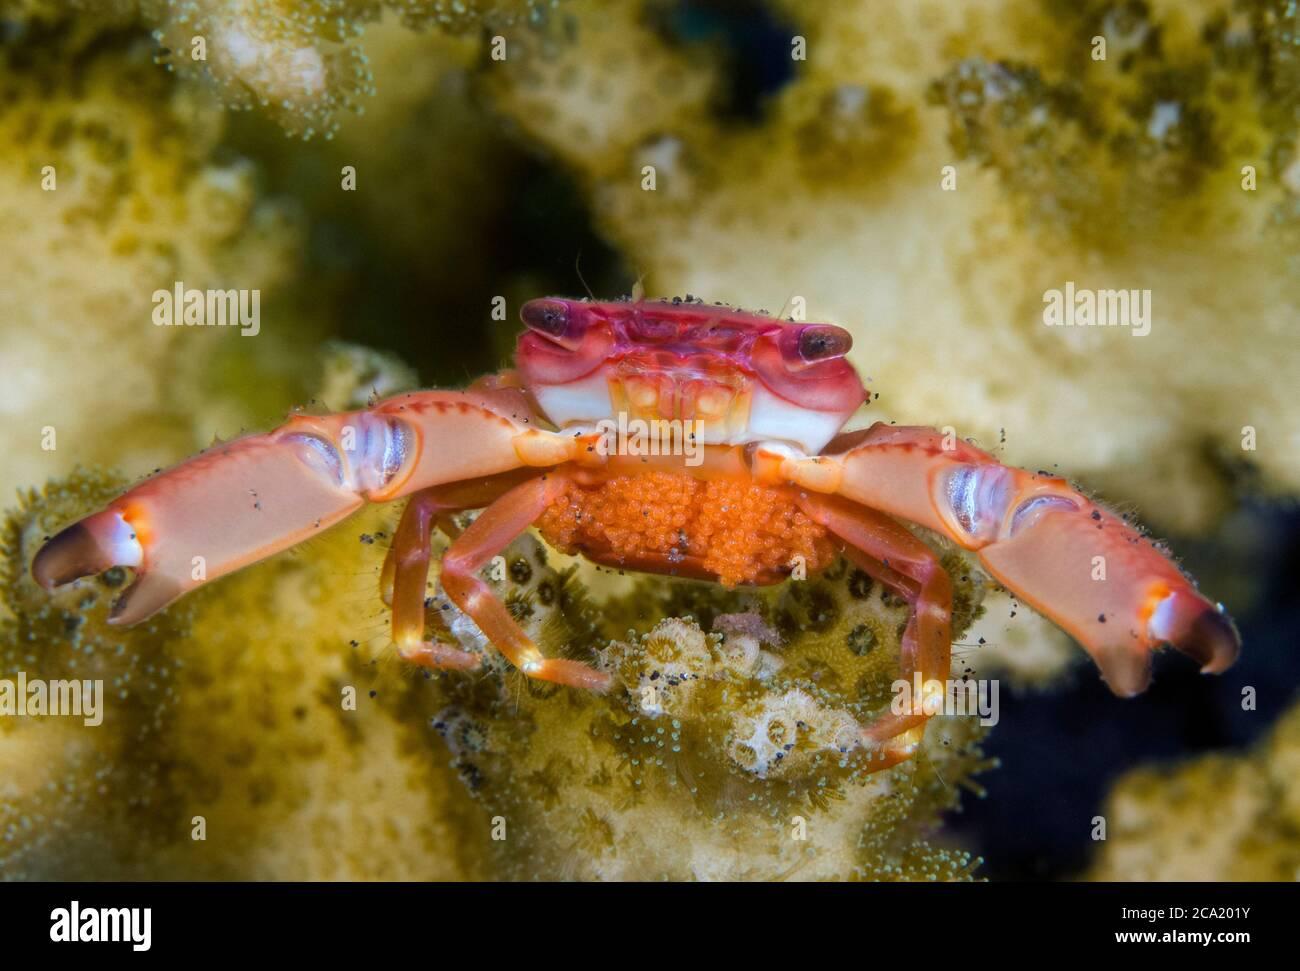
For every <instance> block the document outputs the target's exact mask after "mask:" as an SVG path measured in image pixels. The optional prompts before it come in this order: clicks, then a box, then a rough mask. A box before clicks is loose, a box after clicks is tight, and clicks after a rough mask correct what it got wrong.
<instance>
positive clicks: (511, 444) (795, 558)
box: [32, 298, 1240, 767]
mask: <svg viewBox="0 0 1300 971" xmlns="http://www.w3.org/2000/svg"><path fill="white" fill-rule="evenodd" d="M521 316H522V318H523V322H524V324H526V325H527V330H526V331H525V332H524V334H523V335H522V336H521V337H520V339H519V346H518V349H517V353H516V360H517V364H518V370H517V371H505V372H502V373H501V374H496V375H491V376H488V377H485V378H483V379H481V380H479V381H477V382H475V383H474V384H473V385H471V386H470V387H469V388H468V389H467V390H465V391H418V392H411V393H409V394H402V395H398V396H396V397H394V398H390V399H388V400H386V401H382V402H380V403H378V404H376V405H374V406H373V407H370V408H367V409H365V410H362V411H353V412H345V413H341V414H334V415H326V416H305V415H300V416H295V417H293V418H291V419H290V420H289V421H288V422H287V423H286V424H284V425H283V426H281V427H280V428H278V429H276V430H275V431H272V432H268V433H266V434H263V435H250V436H247V437H245V438H240V439H237V440H235V441H231V442H227V443H225V444H222V445H219V446H216V447H213V448H211V449H209V450H207V451H206V452H204V453H202V454H200V455H198V456H196V457H195V458H192V459H189V460H188V461H186V462H183V463H182V464H180V465H178V466H176V467H175V468H172V469H169V470H167V471H165V472H162V473H160V474H158V475H155V476H153V477H152V478H149V479H147V480H145V481H144V482H142V483H140V484H139V485H137V486H135V487H134V488H132V489H131V490H129V491H128V492H127V493H126V494H125V495H123V496H122V497H121V498H119V499H118V500H116V501H115V502H113V503H111V504H110V505H109V506H108V507H107V508H106V509H104V510H103V511H101V512H97V513H95V514H94V515H92V516H89V517H87V518H85V519H83V520H81V521H80V522H78V523H75V524H73V525H71V526H69V527H67V528H66V529H64V530H63V531H62V532H60V533H59V534H58V535H56V536H55V537H53V538H52V539H50V540H49V541H48V542H47V543H46V544H45V546H44V547H43V548H42V549H41V550H40V552H39V553H38V554H37V556H36V558H35V560H34V562H33V563H32V573H33V576H34V577H35V578H36V580H37V581H38V582H39V583H40V584H41V585H42V586H43V587H45V588H46V589H47V590H48V589H53V588H54V587H56V586H58V585H60V584H64V583H68V582H69V581H72V580H75V579H77V578H79V577H83V576H87V575H89V574H92V573H97V572H100V571H103V570H106V569H108V568H109V567H112V566H127V567H132V568H134V570H135V571H136V579H135V582H134V583H133V584H132V585H131V586H130V587H129V588H128V589H127V590H126V592H125V593H124V594H123V596H122V597H121V598H120V599H119V600H118V602H117V603H116V604H115V605H114V607H113V611H112V615H111V618H110V620H111V622H113V623H118V624H131V623H135V622H136V621H139V620H141V619H143V618H145V617H148V616H149V615H150V614H152V613H154V612H155V611H157V610H159V609H161V608H162V607H163V606H165V605H166V604H168V603H170V602H171V601H172V600H174V599H176V598H177V597H179V596H181V595H182V594H184V593H185V592H187V591H188V590H191V589H193V588H194V587H196V586H199V585H200V584H201V583H203V582H206V581H207V580H212V579H215V578H217V577H219V576H222V575H223V574H226V573H230V572H232V571H234V570H238V569H240V568H241V567H243V566H246V565H248V564H250V563H253V562H255V561H257V560H261V559H264V558H265V557H268V556H270V555H272V554H273V553H276V552H278V551H280V550H283V549H285V548H286V547H289V546H292V545H294V544H295V543H299V542H301V541H303V540H305V539H307V538H309V537H311V536H314V535H315V534H316V533H318V532H319V531H321V530H323V529H328V528H329V527H331V526H334V525H336V524H337V523H339V522H341V521H342V520H343V519H345V518H346V517H347V516H348V515H349V514H351V513H353V512H355V511H356V510H357V509H359V508H360V507H361V506H363V505H364V504H365V503H367V502H389V501H391V500H395V499H400V498H403V497H409V501H408V503H407V505H406V509H405V511H404V512H403V514H402V518H401V522H400V524H399V526H398V527H397V531H396V534H395V536H394V540H393V545H392V548H391V550H390V551H389V554H388V558H387V560H386V562H385V565H384V571H383V586H384V593H385V599H386V600H388V602H390V603H391V605H392V633H393V640H394V642H395V643H396V645H397V649H398V651H399V652H400V653H401V655H402V656H403V657H404V658H406V659H407V660H409V661H411V662H414V663H416V664H420V665H424V666H427V667H432V668H457V669H472V668H475V667H477V666H478V664H479V658H478V656H477V655H475V654H471V653H468V652H465V651H462V650H459V649H458V648H455V647H452V646H449V645H446V644H441V643H436V642H431V641H426V640H425V637H424V623H425V612H424V600H425V588H426V584H427V578H428V570H429V557H430V547H429V544H430V533H431V530H432V528H433V526H434V525H435V524H437V525H440V526H442V527H444V529H446V530H447V531H448V534H449V535H450V536H451V537H452V542H451V545H450V547H449V548H448V549H447V551H446V554H445V555H444V556H443V559H442V569H441V583H442V587H443V589H444V591H445V592H446V594H447V596H448V597H449V598H450V599H451V600H452V601H453V602H454V603H455V604H456V605H457V606H458V607H460V609H461V610H463V611H464V612H465V613H466V614H467V615H468V616H469V617H470V618H472V619H473V620H474V622H475V623H476V624H477V625H478V626H479V628H480V629H481V630H482V632H483V633H484V634H485V635H486V636H487V638H488V639H489V640H490V641H491V642H492V644H493V645H495V646H496V648H497V649H499V650H500V651H501V652H502V653H503V654H504V655H505V656H506V657H507V658H509V660H510V661H511V662H512V663H513V664H514V665H516V666H517V667H518V668H519V670H521V671H522V672H523V673H524V674H526V675H528V676H529V677H533V678H541V679H544V680H548V681H555V682H559V683H561V684H566V685H572V686H575V687H580V688H588V689H593V690H597V691H600V690H604V689H606V688H608V687H609V686H610V682H611V679H610V676H609V675H608V674H606V673H604V672H602V671H600V670H597V669H595V668H593V667H590V666H588V665H585V664H581V663H579V662H577V661H572V660H561V659H556V658H548V657H545V656H543V654H542V653H541V652H540V651H539V650H538V648H537V646H536V645H535V644H534V643H533V642H532V641H531V640H530V639H529V638H528V636H527V635H526V634H525V633H524V632H523V630H521V629H520V627H519V625H518V624H516V623H515V621H514V620H513V619H512V618H511V615H510V613H509V612H508V611H507V610H506V608H505V606H504V605H503V604H502V603H501V602H500V601H499V600H498V599H497V598H496V597H495V596H494V595H493V594H492V592H491V590H490V588H489V587H488V586H487V585H486V584H485V583H484V581H483V580H482V579H480V578H479V576H478V574H479V571H480V570H481V569H482V568H483V567H484V566H485V565H487V564H488V563H489V562H490V561H491V560H492V558H493V557H494V556H495V555H497V554H498V553H500V552H501V551H502V550H503V549H504V548H505V547H506V546H507V545H508V544H509V543H510V542H511V541H512V540H513V539H515V537H517V536H519V535H520V534H521V533H522V532H524V531H525V530H527V529H528V528H529V527H530V526H533V525H536V526H537V527H538V528H539V530H540V532H541V533H542V535H543V536H544V537H545V538H546V539H547V540H548V541H549V542H550V543H552V544H553V545H554V546H556V547H558V548H561V549H563V550H565V551H567V552H580V553H582V554H583V555H585V556H586V557H587V558H588V559H591V560H594V561H596V562H598V563H603V564H607V565H609V566H613V567H617V568H620V569H630V570H639V571H646V572H650V573H660V574H672V575H675V576H689V577H696V578H702V579H709V580H718V581H720V582H722V583H724V584H727V585H735V584H770V583H776V582H779V581H781V580H783V579H785V578H786V577H787V576H788V575H789V573H790V572H791V569H792V565H793V564H795V563H799V564H801V565H802V566H803V567H805V568H806V569H807V571H808V572H812V571H814V570H817V569H819V568H821V567H825V566H827V565H829V564H830V563H831V562H832V560H833V559H834V558H835V557H836V556H838V555H839V554H841V553H842V554H843V555H845V556H846V557H848V559H849V560H850V561H851V562H853V563H854V564H856V565H857V566H858V567H860V568H861V569H862V570H864V571H866V572H867V573H868V574H870V575H871V576H873V577H875V578H876V579H877V580H879V581H880V582H882V583H883V584H885V585H886V586H888V587H889V588H891V589H893V590H894V591H896V592H897V593H899V594H900V595H902V596H903V597H905V598H906V599H907V600H908V601H909V602H910V604H911V608H912V610H911V615H910V618H909V621H908V623H907V626H906V630H905V632H904V635H903V640H902V657H901V666H902V669H903V670H902V672H901V675H902V677H904V678H906V679H908V680H909V681H911V680H912V679H913V678H914V676H915V675H916V674H918V673H919V674H920V676H921V678H922V680H923V681H925V682H930V681H934V682H936V683H941V682H942V681H944V680H945V679H947V678H948V676H949V673H950V672H949V668H950V650H951V632H950V626H949V625H950V616H951V595H952V587H951V583H950V581H949V578H948V576H947V574H946V573H945V572H944V570H943V569H942V568H941V567H940V565H939V560H938V558H937V557H936V555H935V553H934V552H933V551H932V550H931V549H930V547H928V546H927V545H926V544H925V543H924V542H922V541H921V540H920V539H918V538H917V537H916V536H915V535H914V534H913V533H912V532H911V531H910V530H909V529H907V528H906V527H905V526H903V525H901V523H900V522H899V521H900V520H903V521H906V522H910V523H916V524H919V525H921V526H924V527H926V528H928V529H931V530H934V531H935V532H938V533H941V534H943V535H944V536H947V537H949V538H950V539H951V540H953V541H954V542H956V543H957V544H959V545H960V546H962V547H964V548H966V549H968V550H973V551H975V552H976V554H977V555H978V557H979V559H980V562H981V563H982V564H983V566H984V568H985V569H986V570H987V571H988V572H989V573H990V574H992V575H993V577H995V578H996V579H997V580H998V582H1000V583H1001V584H1003V585H1004V586H1005V587H1006V588H1007V589H1009V590H1010V591H1012V592H1013V593H1014V594H1015V595H1016V596H1017V597H1019V598H1020V599H1021V600H1023V601H1024V602H1026V603H1028V604H1029V605H1031V606H1032V607H1034V608H1035V609H1036V610H1038V611H1040V612H1041V613H1043V614H1045V615H1046V616H1047V617H1049V618H1051V619H1052V620H1053V621H1055V622H1056V623H1057V624H1059V625H1060V626H1061V627H1062V628H1064V629H1065V630H1066V631H1067V632H1068V633H1070V634H1071V635H1072V636H1073V637H1074V638H1075V639H1076V640H1077V641H1078V642H1079V643H1080V644H1081V645H1083V647H1084V649H1085V650H1086V651H1088V653H1089V654H1091V655H1092V657H1093V659H1094V660H1095V661H1096V662H1097V664H1098V665H1099V667H1100V668H1101V671H1102V674H1103V676H1104V677H1105V679H1106V681H1107V682H1108V683H1109V685H1110V687H1111V688H1112V689H1113V690H1114V691H1115V692H1116V693H1117V694H1120V695H1132V694H1136V693H1138V692H1140V691H1142V690H1143V689H1144V688H1145V687H1146V685H1147V683H1148V682H1149V680H1150V672H1151V654H1152V651H1153V649H1155V648H1156V647H1158V646H1160V645H1161V644H1163V643H1169V644H1172V645H1173V646H1174V647H1176V648H1178V649H1179V650H1180V651H1183V652H1184V653H1186V654H1188V655H1190V656H1191V657H1192V658H1194V659H1195V660H1196V661H1197V662H1198V663H1199V664H1200V665H1201V670H1202V671H1205V672H1220V671H1223V670H1224V669H1225V668H1227V667H1228V666H1229V665H1230V664H1231V663H1232V662H1233V660H1234V659H1235V658H1236V656H1237V652H1238V649H1239V647H1240V640H1239V638H1238V635H1237V632H1236V629H1235V628H1234V626H1233V624H1232V622H1231V620H1230V619H1229V618H1228V617H1227V615H1226V614H1225V613H1224V611H1223V609H1222V607H1221V606H1217V605H1216V604H1214V603H1212V602H1211V601H1209V600H1207V599H1206V598H1205V597H1203V596H1201V595H1200V594H1199V593H1198V592H1197V591H1196V588H1195V586H1194V585H1193V583H1192V582H1191V581H1190V580H1189V579H1188V578H1187V577H1185V576H1184V575H1183V574H1182V573H1181V572H1180V571H1179V569H1178V568H1177V567H1176V566H1175V565H1174V564H1173V563H1172V562H1170V560H1169V559H1168V558H1166V556H1165V555H1164V554H1163V553H1162V552H1161V551H1160V549H1159V548H1157V547H1156V546H1155V545H1154V544H1153V543H1152V542H1151V541H1150V540H1149V539H1146V538H1145V537H1143V536H1142V535H1141V534H1140V533H1138V532H1137V531H1135V530H1134V529H1133V528H1131V527H1130V526H1129V525H1127V524H1126V523H1125V522H1123V521H1122V520H1121V519H1120V518H1118V517H1116V516H1115V515H1114V514H1112V513H1110V512H1108V511H1107V510H1106V509H1104V508H1102V507H1100V506H1098V505H1096V504H1095V503H1094V502H1092V501H1091V500H1090V499H1088V498H1087V497H1085V496H1083V495H1081V494H1080V493H1079V492H1078V491H1076V490H1075V489H1074V488H1072V487H1071V486H1070V484H1069V483H1068V482H1066V481H1065V480H1064V479H1062V478H1058V477H1057V476H1052V475H1046V474H1043V473H1032V472H1025V471H1022V470H1020V469H1015V468H1010V467H1008V466H1005V465H1003V464H1001V463H1000V462H998V461H997V460H996V459H995V458H994V457H993V456H991V455H990V454H988V453H987V452H984V451H981V450H980V449H978V448H975V447H974V446H972V445H969V444H967V443H965V442H962V441H960V440H955V439H954V438H953V437H952V436H948V437H945V436H943V435H941V434H940V433H939V432H936V431H934V430H932V429H929V428H922V427H897V426H891V425H886V424H882V423H877V424H875V425H872V426H871V427H870V428H867V429H864V430H858V431H850V432H842V431H841V428H842V426H843V425H844V423H845V421H846V420H847V419H848V418H849V417H850V416H851V415H852V414H853V413H854V412H856V411H857V410H858V408H859V406H861V405H862V404H863V403H864V402H865V401H866V399H867V393H866V391H865V390H864V388H863V386H862V383H861V381H860V380H859V378H858V375H857V374H856V372H855V371H854V369H853V368H852V367H851V366H850V365H849V363H848V362H847V361H846V360H845V354H846V353H847V352H848V350H849V348H850V346H851V338H850V336H849V334H848V333H847V332H846V331H844V330H842V329H841V328H839V327H836V326H833V325H830V324H813V323H795V322H783V321H780V320H776V319H772V318H768V317H764V316H760V315H755V314H749V313H743V312H740V311H735V310H731V309H728V308H723V307H720V306H708V305H705V304H702V303H699V302H695V301H692V300H689V299H688V301H686V302H681V301H672V302H651V301H643V300H637V301H634V302H609V303H597V302H586V301H577V300H565V299H556V298H547V299H540V300H533V301H530V302H528V303H527V304H525V305H524V307H523V309H522V312H521ZM638 422H643V423H645V424H644V425H640V424H638ZM643 427H644V428H648V429H651V430H652V431H653V430H655V429H658V430H659V431H668V432H671V433H672V434H671V435H670V436H669V439H670V440H669V441H668V442H667V445H669V446H673V447H667V448H658V449H647V448H645V447H643V446H645V445H646V440H645V439H644V438H643V439H642V441H641V442H640V446H638V445H637V442H636V439H635V436H633V437H632V438H629V437H628V429H636V430H639V429H641V428H643ZM660 444H661V445H662V444H664V443H663V442H662V441H661V442H660ZM646 451H658V452H660V453H664V452H666V453H668V454H644V453H645V452H646ZM467 509H481V510H482V512H481V513H480V514H479V516H478V518H477V519H475V520H474V522H473V523H472V525H470V526H469V527H468V528H467V529H465V530H464V532H460V533H457V531H456V530H455V527H454V525H452V524H451V522H450V520H449V518H448V514H449V513H451V512H454V511H459V510H467ZM200 558H201V559H200ZM199 563H202V564H203V567H204V569H203V570H196V569H195V566H196V564H199ZM1098 563H1104V564H1105V568H1104V571H1098V570H1097V565H1098ZM1097 576H1101V577H1104V578H1103V579H1095V578H1094V577H1097ZM196 577H198V579H196ZM926 718H927V716H926V715H925V714H924V713H921V712H920V711H918V712H917V713H904V714H895V713H892V712H891V713H887V714H884V715H882V716H881V717H879V718H878V719H877V720H875V721H874V722H872V723H871V724H869V725H867V726H865V727H864V728H863V729H862V744H863V745H864V746H866V747H868V748H869V749H872V750H873V751H875V752H876V753H877V754H878V756H879V759H880V762H881V765H882V767H883V766H884V765H892V764H894V763H896V762H898V761H901V760H903V759H905V758H907V757H908V756H909V755H911V754H912V752H914V751H915V749H916V746H917V745H918V744H919V742H920V739H921V735H922V732H923V730H924V725H925V722H926Z"/></svg>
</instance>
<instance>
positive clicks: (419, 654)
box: [384, 488, 479, 671]
mask: <svg viewBox="0 0 1300 971" xmlns="http://www.w3.org/2000/svg"><path fill="white" fill-rule="evenodd" d="M444 508H446V506H445V505H444V503H442V502H440V501H439V498H438V495H437V489H436V488H434V489H425V490H424V491H422V492H417V493H416V494H415V495H413V496H412V497H411V501H410V502H408V503H407V504H406V509H405V510H403V512H402V519H401V522H399V523H398V526H397V532H396V534H395V535H394V536H393V545H392V547H391V548H390V549H389V551H388V559H387V560H386V561H385V563H384V567H385V570H387V568H388V566H389V564H390V563H391V564H392V571H393V579H392V584H393V585H392V605H393V643H394V644H396V645H397V651H398V653H399V654H400V655H401V656H402V658H403V660H406V661H410V662H411V663H412V664H418V665H420V666H421V667H426V668H448V669H453V670H459V671H472V670H474V669H475V668H477V667H478V666H479V659H478V656H477V655H475V654H471V653H470V652H469V651H462V650H459V649H457V648H454V647H451V646H450V645H447V644H439V643H437V642H432V641H426V640H425V639H424V589H425V584H426V583H427V582H428V579H429V532H430V530H431V529H432V527H433V522H434V517H435V516H436V515H437V513H438V511H439V510H441V509H444Z"/></svg>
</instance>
